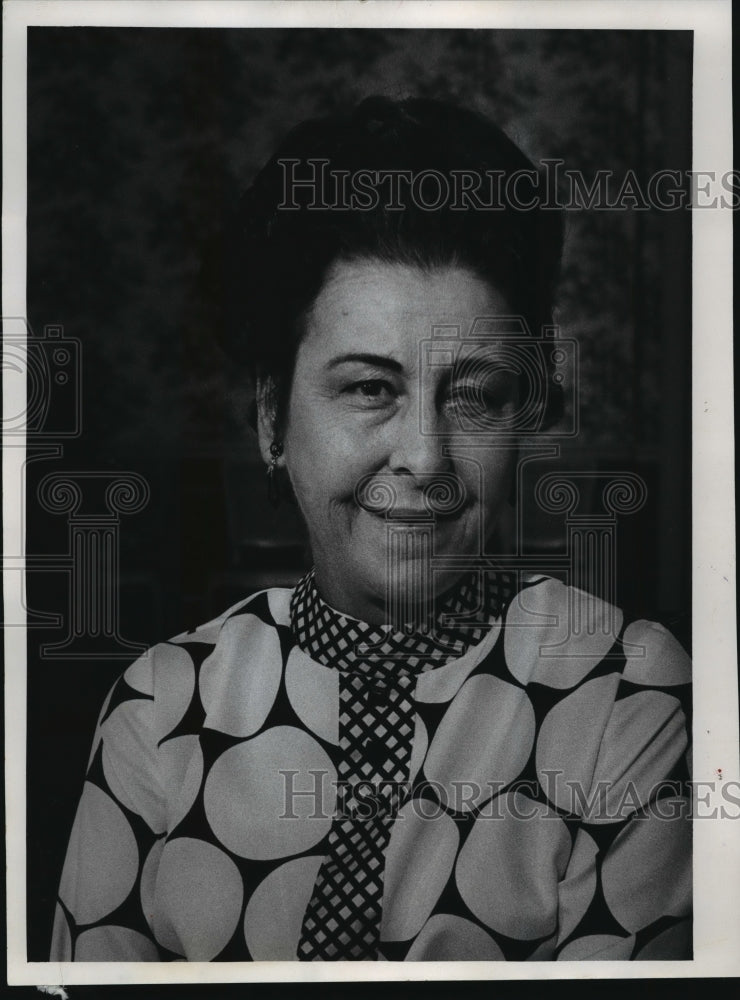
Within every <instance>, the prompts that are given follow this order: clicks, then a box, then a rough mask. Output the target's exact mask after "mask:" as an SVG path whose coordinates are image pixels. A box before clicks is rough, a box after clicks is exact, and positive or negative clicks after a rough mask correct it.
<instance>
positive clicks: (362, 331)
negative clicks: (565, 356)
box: [301, 260, 510, 363]
mask: <svg viewBox="0 0 740 1000" xmlns="http://www.w3.org/2000/svg"><path fill="white" fill-rule="evenodd" d="M509 311H510V310H509V308H508V305H507V302H506V300H505V299H504V297H503V295H501V294H500V293H499V292H497V291H496V290H495V289H494V288H492V287H491V285H489V284H488V282H486V281H484V280H483V279H482V278H480V277H478V276H477V275H476V274H474V273H473V272H472V271H470V270H468V269H467V268H465V267H461V266H448V267H439V268H434V269H431V270H422V269H420V268H416V267H413V266H411V265H406V264H390V263H384V262H380V261H372V260H360V261H339V262H336V263H335V264H334V265H333V266H332V268H331V269H330V271H329V273H328V275H327V278H326V281H325V282H324V285H323V287H322V289H321V291H320V292H319V294H318V296H317V297H316V300H315V301H314V303H313V306H312V307H311V309H310V311H309V313H308V315H307V321H306V335H305V338H304V340H303V343H302V344H301V354H302V355H303V356H304V361H311V360H313V361H315V362H318V363H321V361H322V360H329V359H330V358H331V356H332V355H334V354H336V353H342V352H344V351H348V350H365V351H368V350H373V351H378V352H382V353H386V354H389V355H390V356H392V357H395V358H397V359H398V360H400V361H402V360H404V358H407V357H409V356H410V355H411V356H416V354H417V352H418V347H419V342H420V340H422V339H424V338H427V337H430V336H431V335H432V328H433V327H434V326H439V325H443V326H445V325H452V326H459V327H460V331H461V333H462V334H463V335H465V333H466V331H467V330H468V329H469V327H470V325H471V323H472V322H473V320H474V319H475V318H476V317H478V316H491V315H504V314H506V313H508V312H509Z"/></svg>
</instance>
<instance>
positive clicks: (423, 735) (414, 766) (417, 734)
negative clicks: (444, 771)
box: [409, 715, 429, 782]
mask: <svg viewBox="0 0 740 1000" xmlns="http://www.w3.org/2000/svg"><path fill="white" fill-rule="evenodd" d="M428 747H429V736H428V735H427V727H426V726H425V725H424V721H423V720H422V718H421V716H420V715H416V716H415V717H414V742H413V744H412V746H411V757H410V759H409V782H413V781H414V779H415V778H416V776H417V774H418V773H419V771H420V770H421V765H422V764H423V763H424V758H425V757H426V755H427V749H428Z"/></svg>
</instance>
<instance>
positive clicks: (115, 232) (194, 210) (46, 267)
mask: <svg viewBox="0 0 740 1000" xmlns="http://www.w3.org/2000/svg"><path fill="white" fill-rule="evenodd" d="M28 35H29V45H28V319H29V322H30V324H31V326H32V328H33V331H34V334H35V335H36V336H37V337H41V336H42V335H43V332H44V329H45V327H47V326H49V325H55V324H56V325H59V326H62V327H63V329H64V336H65V337H67V338H76V339H78V340H79V341H80V344H81V351H80V364H79V378H78V384H79V387H80V392H81V404H82V405H81V433H80V434H79V435H78V436H77V437H73V438H70V439H62V438H61V437H59V438H58V441H59V442H61V443H62V444H63V450H62V453H61V455H59V456H58V457H56V458H49V457H43V456H42V455H41V454H39V456H38V457H37V458H36V459H35V460H33V461H31V462H30V464H29V466H28V474H27V494H26V495H27V498H28V501H27V519H28V521H27V523H28V540H27V550H28V553H29V555H30V556H38V557H40V558H41V560H42V563H43V562H44V560H45V559H46V561H47V562H48V559H47V558H46V557H48V556H50V555H64V554H65V553H67V552H68V550H69V545H70V536H69V523H68V518H67V517H66V516H65V515H64V514H57V515H54V514H52V513H50V512H48V511H47V510H44V509H42V507H41V506H40V505H39V503H38V500H37V490H38V485H39V482H40V480H41V479H42V478H43V477H44V476H45V475H47V474H48V473H51V472H62V471H70V472H72V473H78V474H79V473H80V472H87V473H92V477H91V476H88V477H87V479H86V480H85V481H84V482H85V491H86V493H85V503H86V504H88V505H89V511H90V512H91V513H92V514H95V513H96V508H95V505H96V504H98V505H99V504H100V497H99V496H98V495H97V494H96V492H95V488H94V483H95V482H96V477H97V478H98V479H99V480H101V481H102V479H101V477H103V476H104V475H105V474H107V473H114V472H124V471H130V472H135V473H138V474H139V475H140V476H143V477H144V479H145V480H146V481H147V483H148V484H149V488H150V499H149V502H148V504H147V506H146V507H145V508H144V509H143V510H141V511H139V512H137V513H134V514H131V515H130V516H128V517H127V516H125V515H122V516H121V518H120V525H119V537H120V571H119V573H118V578H119V581H120V630H119V631H120V637H121V639H122V640H126V641H128V642H135V643H139V644H141V645H146V644H149V643H152V642H156V641H158V640H161V639H164V638H166V637H169V636H172V635H174V634H176V633H179V632H181V631H182V630H184V629H186V628H188V627H190V626H192V625H194V624H197V623H198V622H202V621H205V620H207V619H208V618H209V617H212V616H213V615H215V614H217V613H220V612H221V611H222V610H224V608H226V607H227V606H228V605H229V604H231V603H234V602H235V601H237V600H239V599H240V598H241V597H243V596H246V595H247V594H248V593H249V592H250V591H251V590H254V589H258V588H260V587H262V586H265V585H272V584H290V583H292V582H294V581H295V580H296V579H297V577H298V576H299V575H300V573H301V571H302V568H303V566H304V565H305V559H306V556H305V552H304V549H303V542H302V534H301V529H300V526H299V524H298V523H297V520H296V519H295V516H294V514H293V512H292V510H291V509H290V508H289V507H286V506H283V507H282V508H280V510H279V511H278V512H277V513H276V512H274V511H272V509H271V508H270V507H269V505H268V504H267V501H266V493H265V486H264V470H263V468H262V465H261V462H260V460H259V457H258V455H257V450H256V445H255V442H254V440H253V439H252V437H251V436H250V434H249V432H248V431H247V430H246V428H245V426H244V424H243V423H242V422H241V421H240V420H239V419H235V417H234V415H233V414H234V412H235V411H236V412H240V411H243V410H244V407H245V405H246V403H247V401H248V392H247V390H246V387H245V385H244V383H243V382H242V381H241V379H240V377H239V373H238V372H235V371H234V370H233V369H231V368H230V367H229V366H228V365H226V364H225V362H224V360H223V358H222V356H221V355H220V353H219V350H218V348H217V345H216V341H215V336H214V333H215V331H214V316H215V314H216V312H215V308H214V304H213V303H211V302H209V301H208V297H207V294H206V292H205V288H204V286H203V284H202V282H201V279H200V277H199V262H200V259H201V256H202V254H203V252H204V251H205V248H206V247H207V245H208V242H209V239H210V237H211V236H212V234H213V232H214V231H215V227H217V226H219V225H220V224H221V220H223V218H224V215H225V214H227V213H228V211H229V206H230V205H233V201H234V198H235V197H236V196H237V194H238V192H239V191H240V190H241V189H242V188H243V187H244V186H246V184H248V183H249V181H250V179H251V177H252V176H253V175H254V173H255V171H256V170H257V169H258V168H259V166H260V165H261V164H262V163H263V162H264V161H265V160H266V158H267V157H268V156H269V155H270V153H271V150H272V148H273V146H274V145H275V143H276V142H277V140H278V139H279V138H280V137H281V136H282V135H283V134H284V133H285V132H286V131H287V129H289V128H290V127H291V126H292V125H294V124H295V123H296V122H298V121H300V120H302V119H304V118H306V117H309V116H311V115H314V114H320V113H322V112H325V111H328V110H330V109H332V108H333V107H335V106H336V105H337V104H338V103H340V102H341V103H344V102H346V101H347V100H352V99H359V98H361V97H363V96H366V95H367V94H370V93H384V94H387V95H389V96H394V97H402V96H407V95H414V94H417V95H424V96H437V97H444V96H454V97H456V98H458V99H459V100H460V101H461V102H462V103H465V104H469V105H472V106H474V107H476V108H478V109H479V110H481V111H483V112H484V113H486V114H488V115H489V116H490V117H491V118H493V119H494V120H495V121H496V122H497V123H498V124H499V125H501V126H502V127H503V128H504V129H505V130H506V131H507V132H508V133H509V134H510V135H511V137H512V138H513V139H514V140H515V141H516V142H518V143H519V144H520V145H521V146H522V148H523V149H524V150H525V151H526V152H527V153H528V154H529V156H530V157H531V158H532V159H534V160H540V159H542V158H543V157H562V158H563V159H564V160H565V166H566V167H567V168H568V169H571V170H581V171H583V173H584V175H585V177H586V179H587V180H590V179H592V178H593V175H594V174H595V173H596V171H597V170H600V169H607V170H611V171H614V174H615V176H616V177H617V178H621V177H623V176H624V174H625V173H626V171H627V170H628V169H632V170H634V171H635V173H636V175H637V177H638V179H640V180H641V181H642V182H643V183H646V181H647V178H648V177H649V176H650V175H651V174H652V173H654V172H655V171H657V170H659V169H664V168H670V169H675V170H687V169H689V168H690V166H691V162H690V153H691V134H690V122H691V35H690V33H685V32H684V33H678V32H612V31H609V32H605V31H602V32H596V31H581V32H573V31H509V32H507V31H496V32H492V31H469V30H454V31H453V30H448V31H396V30H369V29H364V30H358V31H351V30H345V29H335V30H329V29H327V30H323V29H322V30H319V29H307V30H298V29H290V30H272V29H270V30H265V29H259V30H223V29H207V30H198V31H194V30H187V29H102V28H30V29H29V33H28ZM567 230H568V234H567V246H566V255H565V262H564V275H563V282H562V286H561V291H560V296H559V302H558V322H559V323H560V325H561V328H562V332H563V335H564V336H567V337H574V338H576V339H577V340H578V342H579V345H580V352H581V375H580V379H579V383H578V392H579V399H580V427H581V430H580V433H579V435H578V437H577V438H576V439H575V440H571V441H569V442H565V443H564V445H563V455H562V458H561V459H559V460H558V461H557V462H552V461H549V462H547V463H545V464H540V465H538V467H537V472H538V473H542V472H547V471H553V470H555V469H559V468H562V469H567V468H572V469H579V470H590V471H593V472H600V471H603V472H606V471H610V470H611V471H615V470H616V471H632V472H637V473H639V474H640V475H641V476H642V477H643V478H644V480H645V482H646V483H647V486H648V501H647V503H646V505H645V507H644V508H643V509H642V510H641V511H640V512H639V513H636V514H634V515H630V516H625V517H624V518H622V519H621V520H620V522H619V549H618V559H617V597H618V600H619V603H620V604H622V605H623V606H625V607H627V608H628V609H629V610H631V611H634V612H636V613H639V614H640V615H642V616H644V617H650V618H654V619H658V620H661V621H663V622H665V623H666V624H668V625H669V626H670V627H671V628H672V629H673V630H674V632H676V634H677V635H678V636H679V638H681V639H682V641H683V642H684V643H686V644H688V642H689V622H690V606H689V598H690V584H691V580H690V556H691V533H690V527H691V510H690V492H691V490H690V441H691V436H690V424H689V417H690V385H691V359H690V332H691V331H690V315H691V287H690V277H691V247H690V216H689V213H688V212H685V211H676V212H660V211H657V210H650V211H602V212H598V211H591V212H583V211H572V212H569V214H568V222H567ZM266 335H269V331H266ZM53 391H57V390H53ZM68 398H69V397H67V399H68ZM55 405H56V406H57V409H54V408H52V409H50V411H49V413H50V414H51V417H50V420H51V423H49V424H48V426H47V427H46V428H45V430H46V433H47V434H48V435H50V438H49V440H54V431H55V426H54V420H58V421H59V425H58V428H61V427H62V426H63V424H64V420H65V419H66V418H64V416H63V408H64V406H65V405H68V404H67V403H65V401H64V399H62V398H61V397H60V400H59V402H58V403H55ZM29 443H30V446H31V447H30V449H29V458H33V454H34V441H33V440H32V439H31V438H29ZM523 504H524V523H525V528H526V533H527V540H528V548H529V550H530V551H533V552H543V553H546V554H552V553H558V552H563V551H564V545H565V528H564V522H563V521H562V520H560V521H559V520H558V519H557V518H544V517H542V516H541V515H539V514H538V513H537V511H536V508H535V507H534V504H533V503H532V501H531V498H529V497H526V496H525V497H523ZM103 510H104V507H101V508H100V512H102V511H103ZM69 590H70V583H69V578H68V576H67V575H66V574H65V573H64V572H53V571H50V570H49V569H43V568H39V569H38V570H36V571H34V572H31V573H29V578H28V603H29V607H30V608H31V609H32V611H34V612H46V613H57V614H61V615H62V616H63V619H64V620H63V624H62V626H61V627H60V628H45V629H40V628H31V629H30V630H29V670H28V741H29V742H28V767H27V776H28V779H27V780H28V801H29V811H28V941H29V952H28V957H29V960H44V959H45V958H46V956H47V951H48V944H49V935H50V928H51V920H52V916H53V901H54V898H55V894H56V885H57V881H58V877H59V874H60V871H61V865H62V861H63V854H64V849H65V846H66V839H67V837H68V834H69V830H70V828H71V824H72V819H73V815H74V810H75V808H76V802H77V799H78V796H79V793H80V791H81V788H82V781H83V776H84V769H85V764H86V761H87V753H88V749H89V745H90V741H91V738H92V732H93V728H94V725H95V718H96V716H97V712H98V710H99V707H100V704H101V703H102V700H103V698H104V696H105V693H106V691H107V689H108V688H109V687H110V685H111V683H112V682H113V680H114V679H115V677H116V676H117V675H118V674H119V673H120V672H121V671H122V670H123V669H124V667H125V666H126V664H127V662H128V661H130V660H131V659H133V656H132V655H129V656H128V660H127V659H126V654H125V649H123V648H121V643H120V642H119V643H118V647H119V648H118V650H117V652H118V653H119V654H120V658H110V657H109V656H107V655H105V654H104V653H101V655H99V656H93V657H92V658H87V659H81V658H76V656H75V648H74V647H73V648H72V651H71V653H70V658H67V659H60V658H52V657H49V656H48V654H47V653H44V652H43V650H42V646H43V645H44V644H48V643H55V642H57V643H58V642H60V641H61V640H63V639H64V637H65V634H66V631H67V628H68V626H69V620H68V618H69V616H68V614H67V608H68V602H69V599H70V597H69ZM88 651H89V650H88Z"/></svg>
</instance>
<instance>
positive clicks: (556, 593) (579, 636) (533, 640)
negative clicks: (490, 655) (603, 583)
mask: <svg viewBox="0 0 740 1000" xmlns="http://www.w3.org/2000/svg"><path fill="white" fill-rule="evenodd" d="M574 615H577V616H580V618H581V619H582V620H583V623H584V625H585V621H586V619H587V620H588V624H589V627H590V629H591V631H589V629H587V628H585V627H584V628H582V629H581V630H580V631H576V630H575V629H573V627H572V618H573V616H574ZM622 622H623V615H622V612H621V611H619V610H618V609H617V608H614V607H612V605H610V604H606V603H605V602H604V601H600V600H599V599H598V598H596V597H594V596H593V595H591V594H586V593H585V592H584V591H581V590H576V589H575V588H573V587H566V586H565V585H564V584H562V583H560V581H559V580H545V581H544V582H542V583H538V584H536V585H535V586H533V587H528V588H527V589H525V590H522V591H521V592H520V593H519V594H518V595H516V596H515V597H514V599H513V600H512V602H511V604H510V606H509V608H508V610H507V612H506V628H505V629H504V655H505V657H506V664H507V666H508V668H509V670H510V671H511V673H512V674H513V675H514V677H516V679H517V680H518V681H520V682H521V683H522V684H529V683H531V682H533V681H536V682H538V683H539V684H547V685H548V686H549V687H553V688H561V689H566V688H571V687H574V686H575V685H576V684H578V683H579V681H582V680H583V678H584V677H585V676H586V675H587V674H588V673H589V672H590V671H591V670H593V668H594V667H595V666H597V665H598V664H599V663H600V662H601V660H602V659H603V657H604V656H605V655H606V653H608V652H609V650H610V649H611V647H612V645H613V643H614V640H615V639H616V637H617V635H618V634H619V630H620V629H621V627H622Z"/></svg>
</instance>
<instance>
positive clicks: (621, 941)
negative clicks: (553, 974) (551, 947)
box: [558, 934, 635, 962]
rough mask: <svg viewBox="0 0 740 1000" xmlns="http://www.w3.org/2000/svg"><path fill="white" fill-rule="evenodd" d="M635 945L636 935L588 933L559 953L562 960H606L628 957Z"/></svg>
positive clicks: (559, 958) (559, 959)
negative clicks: (624, 936)
mask: <svg viewBox="0 0 740 1000" xmlns="http://www.w3.org/2000/svg"><path fill="white" fill-rule="evenodd" d="M634 947H635V937H634V935H630V937H626V938H623V937H618V936H617V935H616V934H587V935H586V936H585V937H579V938H576V939H575V940H574V941H571V942H570V944H566V946H565V947H564V948H563V950H562V951H561V952H560V954H559V955H558V961H561V962H582V961H591V962H606V961H619V960H620V959H627V958H629V957H630V955H631V954H632V949H633V948H634Z"/></svg>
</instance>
